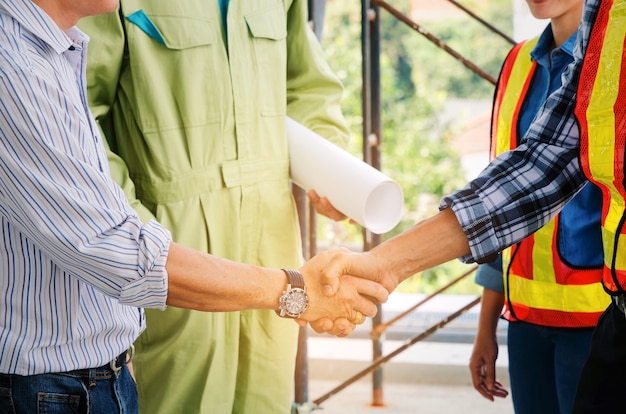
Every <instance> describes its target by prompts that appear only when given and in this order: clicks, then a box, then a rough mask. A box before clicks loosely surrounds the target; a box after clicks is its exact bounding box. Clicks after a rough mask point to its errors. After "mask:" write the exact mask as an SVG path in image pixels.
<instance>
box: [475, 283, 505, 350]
mask: <svg viewBox="0 0 626 414" xmlns="http://www.w3.org/2000/svg"><path fill="white" fill-rule="evenodd" d="M503 305H504V295H503V294H501V293H499V292H496V291H493V290H491V289H483V296H482V298H481V301H480V319H479V322H478V332H477V336H478V337H484V338H492V337H494V336H495V333H496V329H497V327H498V320H499V319H500V315H501V313H502V306H503Z"/></svg>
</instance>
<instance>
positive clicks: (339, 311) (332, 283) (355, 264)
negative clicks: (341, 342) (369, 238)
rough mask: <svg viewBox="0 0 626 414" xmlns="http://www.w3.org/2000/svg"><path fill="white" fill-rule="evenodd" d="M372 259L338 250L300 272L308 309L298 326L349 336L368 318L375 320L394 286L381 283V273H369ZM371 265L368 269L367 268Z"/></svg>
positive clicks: (332, 251) (316, 260) (362, 254)
mask: <svg viewBox="0 0 626 414" xmlns="http://www.w3.org/2000/svg"><path fill="white" fill-rule="evenodd" d="M372 259H373V258H372V257H369V256H368V254H367V253H354V252H351V251H349V250H347V249H336V250H331V251H326V252H322V253H320V254H318V255H317V256H315V257H314V258H312V259H311V260H310V261H309V262H307V263H306V264H305V265H304V266H303V267H302V268H301V269H300V271H301V272H302V274H303V275H304V278H305V283H306V286H307V292H308V294H309V298H310V300H309V309H308V310H307V311H306V312H304V313H303V314H302V316H301V319H300V320H298V323H299V324H300V325H301V326H305V325H306V323H307V322H308V323H309V324H310V325H311V327H312V328H313V329H314V330H315V331H316V332H318V333H323V332H325V333H328V334H331V335H336V336H347V335H349V334H350V333H351V332H352V331H353V330H354V329H355V328H356V325H358V324H361V323H363V322H364V321H365V320H366V318H365V317H374V316H376V313H377V307H376V305H377V304H379V303H384V302H386V301H387V299H388V297H389V292H390V291H392V290H393V289H394V288H395V284H393V285H392V284H391V283H386V284H385V283H382V284H381V278H380V277H379V276H377V275H378V272H371V273H368V272H367V271H366V270H367V269H368V268H371V261H372ZM368 265H369V266H368Z"/></svg>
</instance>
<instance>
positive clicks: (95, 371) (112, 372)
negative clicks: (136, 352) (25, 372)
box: [0, 351, 132, 380]
mask: <svg viewBox="0 0 626 414" xmlns="http://www.w3.org/2000/svg"><path fill="white" fill-rule="evenodd" d="M130 359H132V351H131V352H129V351H124V352H122V353H121V354H120V355H118V356H117V357H115V358H114V359H112V360H111V361H109V362H107V363H106V364H104V365H102V366H99V367H97V368H81V369H75V370H73V371H63V372H51V373H49V374H57V375H67V376H71V377H76V378H83V379H109V378H113V377H117V376H119V373H120V371H121V370H122V367H123V366H124V365H126V363H127V362H130ZM12 375H16V374H3V373H0V379H6V380H9V379H10V377H11V376H12ZM44 375H45V374H44Z"/></svg>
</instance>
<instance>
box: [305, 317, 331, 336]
mask: <svg viewBox="0 0 626 414" xmlns="http://www.w3.org/2000/svg"><path fill="white" fill-rule="evenodd" d="M309 326H311V328H313V330H314V331H315V332H317V333H326V332H329V331H330V330H331V329H333V321H332V320H330V319H328V318H321V319H318V320H316V321H311V322H309Z"/></svg>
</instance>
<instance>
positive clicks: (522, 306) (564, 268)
mask: <svg viewBox="0 0 626 414" xmlns="http://www.w3.org/2000/svg"><path fill="white" fill-rule="evenodd" d="M536 43H537V38H535V39H532V40H529V41H526V42H522V43H519V44H517V45H516V46H515V47H514V48H513V49H512V50H511V52H510V53H509V55H508V56H507V58H506V60H505V62H504V65H503V67H502V71H501V74H500V79H499V81H498V87H497V90H496V95H495V102H494V109H493V115H492V125H491V128H492V140H491V155H492V157H495V156H497V155H499V154H501V153H503V152H505V151H509V150H511V149H514V148H515V147H516V146H517V145H518V143H519V139H520V137H518V128H517V125H518V118H519V115H520V110H521V107H522V105H523V103H524V99H525V98H526V94H527V92H528V90H529V85H530V83H531V81H532V77H533V74H534V71H535V68H536V66H537V64H536V62H534V61H533V60H532V59H531V58H530V52H531V51H532V49H533V48H534V47H535V45H536ZM559 220H560V216H556V217H555V218H554V219H553V220H551V221H550V222H548V223H547V224H546V225H545V226H544V227H543V228H541V229H540V230H538V231H537V232H535V233H534V234H533V235H531V236H529V237H527V238H526V239H524V240H522V241H521V242H520V243H518V244H517V245H515V246H513V247H511V248H508V249H505V250H504V251H503V252H502V265H503V269H504V274H505V278H504V293H505V298H506V300H505V311H504V315H503V316H504V317H505V318H506V319H508V320H512V321H515V320H520V321H525V322H529V323H533V324H537V325H543V326H555V327H572V328H579V327H591V326H595V325H596V323H597V321H598V318H599V317H600V315H601V314H602V312H603V311H604V310H605V309H606V307H607V306H608V304H609V301H610V299H609V296H608V295H607V294H606V292H604V289H603V288H602V283H601V280H602V268H601V266H598V267H597V268H585V269H574V268H572V267H570V266H568V265H567V264H566V263H564V261H563V260H562V259H561V255H560V254H559V251H558V244H557V230H558V226H559Z"/></svg>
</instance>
